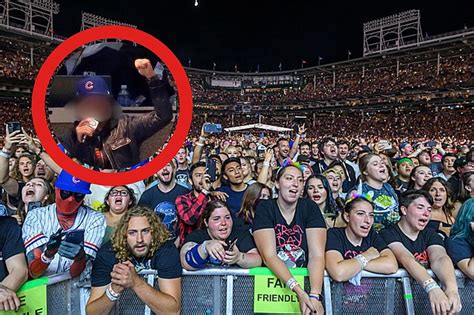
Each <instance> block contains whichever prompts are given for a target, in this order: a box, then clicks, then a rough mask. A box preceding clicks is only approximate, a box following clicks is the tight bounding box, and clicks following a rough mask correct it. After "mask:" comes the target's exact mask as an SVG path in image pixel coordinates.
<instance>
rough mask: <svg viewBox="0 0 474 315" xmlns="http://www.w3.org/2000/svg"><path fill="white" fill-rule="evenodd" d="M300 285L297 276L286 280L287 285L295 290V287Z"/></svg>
mask: <svg viewBox="0 0 474 315" xmlns="http://www.w3.org/2000/svg"><path fill="white" fill-rule="evenodd" d="M297 285H298V281H296V279H295V278H293V277H291V278H290V279H288V281H287V282H286V286H287V287H288V289H290V290H291V291H293V289H294V288H295V287H296V286H297Z"/></svg>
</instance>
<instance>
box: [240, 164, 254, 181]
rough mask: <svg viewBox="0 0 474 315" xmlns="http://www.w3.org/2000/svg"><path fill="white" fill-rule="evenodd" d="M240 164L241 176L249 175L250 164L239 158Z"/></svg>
mask: <svg viewBox="0 0 474 315" xmlns="http://www.w3.org/2000/svg"><path fill="white" fill-rule="evenodd" d="M240 166H241V169H242V176H243V177H244V178H246V177H247V176H249V175H250V173H251V169H250V164H249V162H247V160H246V159H240Z"/></svg>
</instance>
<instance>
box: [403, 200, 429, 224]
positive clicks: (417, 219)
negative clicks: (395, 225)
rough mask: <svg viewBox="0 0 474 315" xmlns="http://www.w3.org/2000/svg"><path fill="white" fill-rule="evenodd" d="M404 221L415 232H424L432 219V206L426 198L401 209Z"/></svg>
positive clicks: (414, 201)
mask: <svg viewBox="0 0 474 315" xmlns="http://www.w3.org/2000/svg"><path fill="white" fill-rule="evenodd" d="M400 210H401V211H402V214H403V215H404V217H403V219H404V220H406V222H407V223H408V224H409V225H410V226H411V227H412V228H414V229H415V230H418V231H422V230H423V229H424V228H425V227H426V225H427V224H428V222H429V221H430V219H431V205H430V204H429V202H428V200H426V199H425V198H424V197H419V198H417V199H415V200H413V202H412V203H410V205H409V206H408V208H405V207H403V206H401V207H400Z"/></svg>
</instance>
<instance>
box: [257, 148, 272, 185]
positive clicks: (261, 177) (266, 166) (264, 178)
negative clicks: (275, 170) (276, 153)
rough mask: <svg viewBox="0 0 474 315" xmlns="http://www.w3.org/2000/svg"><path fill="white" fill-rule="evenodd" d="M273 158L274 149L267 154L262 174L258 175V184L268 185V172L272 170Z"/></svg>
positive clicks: (268, 150)
mask: <svg viewBox="0 0 474 315" xmlns="http://www.w3.org/2000/svg"><path fill="white" fill-rule="evenodd" d="M272 158H273V149H271V148H270V149H267V152H265V160H264V161H263V166H262V169H261V170H260V174H258V178H257V182H259V183H260V184H263V185H266V184H267V181H268V170H269V169H270V167H271V165H270V163H271V161H272Z"/></svg>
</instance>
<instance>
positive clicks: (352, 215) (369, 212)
mask: <svg viewBox="0 0 474 315" xmlns="http://www.w3.org/2000/svg"><path fill="white" fill-rule="evenodd" d="M344 218H345V219H346V221H347V222H348V223H347V228H348V229H350V230H351V231H352V233H354V235H356V236H357V237H360V238H364V237H367V236H368V235H369V232H370V229H371V228H372V224H374V208H373V207H372V205H371V204H370V203H368V202H366V201H358V202H356V203H355V204H354V205H353V209H352V210H351V211H350V212H349V213H347V212H344Z"/></svg>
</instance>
